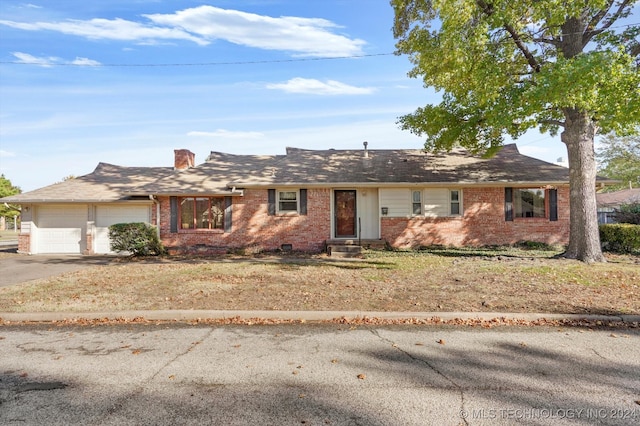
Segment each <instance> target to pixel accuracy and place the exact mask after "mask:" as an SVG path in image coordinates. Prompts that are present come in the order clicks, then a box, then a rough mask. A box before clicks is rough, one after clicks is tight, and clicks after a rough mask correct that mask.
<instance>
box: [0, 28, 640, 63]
mask: <svg viewBox="0 0 640 426" xmlns="http://www.w3.org/2000/svg"><path fill="white" fill-rule="evenodd" d="M635 25H640V22H634V23H631V24H623V25H617V26H613V27H609V28H607V31H610V30H613V29H619V28H626V27H632V26H635ZM581 33H582V31H576V32H574V33H566V34H565V33H561V34H559V35H557V36H556V37H562V36H567V35H571V34H581ZM528 35H531V34H528ZM511 43H512V41H511V40H509V39H507V40H502V41H499V42H498V44H511ZM391 55H398V53H397V52H388V53H371V54H366V55H348V56H334V57H319V58H291V59H265V60H252V61H224V62H192V63H165V64H103V63H95V64H90V63H85V64H83V63H75V62H67V63H64V62H58V63H56V62H47V61H38V60H37V58H35V60H34V61H32V62H26V61H0V64H7V65H39V66H46V67H111V68H118V67H120V68H143V67H148V68H152V67H157V68H162V67H207V66H224V65H258V64H277V63H292V62H313V61H332V60H341V59H357V58H372V57H379V56H391Z"/></svg>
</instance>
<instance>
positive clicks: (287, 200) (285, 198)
mask: <svg viewBox="0 0 640 426" xmlns="http://www.w3.org/2000/svg"><path fill="white" fill-rule="evenodd" d="M278 212H279V213H290V212H293V213H297V212H298V191H278Z"/></svg>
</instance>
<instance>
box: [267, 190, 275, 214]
mask: <svg viewBox="0 0 640 426" xmlns="http://www.w3.org/2000/svg"><path fill="white" fill-rule="evenodd" d="M267 202H268V212H269V216H273V215H275V214H276V190H275V189H268V190H267Z"/></svg>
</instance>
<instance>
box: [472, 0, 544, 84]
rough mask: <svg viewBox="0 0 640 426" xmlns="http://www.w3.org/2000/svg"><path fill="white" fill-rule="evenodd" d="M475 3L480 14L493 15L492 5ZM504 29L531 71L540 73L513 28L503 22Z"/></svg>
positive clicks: (537, 64) (480, 2) (535, 62)
mask: <svg viewBox="0 0 640 426" xmlns="http://www.w3.org/2000/svg"><path fill="white" fill-rule="evenodd" d="M476 3H477V5H478V6H479V7H480V9H481V10H482V12H484V14H485V15H487V16H491V15H493V5H490V4H487V3H486V2H485V1H484V0H477V1H476ZM504 29H505V30H507V32H508V33H509V35H511V39H512V40H513V42H514V43H515V44H516V46H517V47H518V49H519V50H520V52H522V54H523V55H524V57H525V58H526V59H527V63H528V64H529V66H530V67H531V69H533V70H534V71H535V72H540V64H539V63H538V61H536V58H535V57H534V56H533V54H532V53H531V51H530V50H529V48H528V47H527V46H526V45H525V44H524V42H523V41H522V39H521V38H520V35H519V34H518V32H517V31H516V30H515V28H513V26H511V25H510V24H508V23H506V22H505V23H504Z"/></svg>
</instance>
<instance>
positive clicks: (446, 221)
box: [381, 186, 569, 248]
mask: <svg viewBox="0 0 640 426" xmlns="http://www.w3.org/2000/svg"><path fill="white" fill-rule="evenodd" d="M462 200H463V207H464V214H463V216H460V217H447V218H397V217H383V218H382V226H381V229H382V235H381V237H382V238H383V239H385V240H387V241H388V242H389V244H391V245H392V246H394V247H397V248H411V247H419V246H428V245H434V244H435V245H451V246H483V245H502V244H513V243H517V242H518V241H537V242H544V243H547V244H567V243H568V241H569V187H568V186H565V187H559V188H558V221H554V222H550V221H549V219H548V218H514V221H513V222H507V221H505V215H504V188H466V189H464V190H463V198H462ZM547 214H548V208H547Z"/></svg>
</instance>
